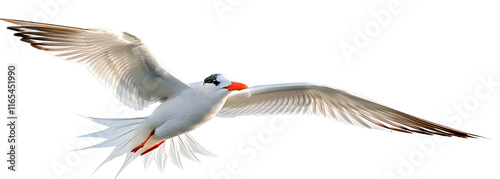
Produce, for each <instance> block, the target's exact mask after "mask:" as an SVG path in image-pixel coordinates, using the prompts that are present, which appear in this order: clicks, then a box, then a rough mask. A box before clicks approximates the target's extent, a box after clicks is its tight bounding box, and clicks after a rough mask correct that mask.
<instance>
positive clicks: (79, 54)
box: [0, 19, 479, 171]
mask: <svg viewBox="0 0 500 179" xmlns="http://www.w3.org/2000/svg"><path fill="white" fill-rule="evenodd" d="M0 20H4V21H7V22H11V23H14V24H17V25H19V26H12V27H8V28H9V29H11V30H14V31H17V33H15V34H14V35H15V36H19V37H22V38H21V40H22V41H24V42H27V43H30V44H31V45H32V46H33V47H35V48H37V49H41V50H45V51H47V52H50V53H52V54H54V55H56V56H58V57H61V58H63V59H65V60H69V61H75V62H78V63H81V64H84V65H86V66H87V67H88V68H89V70H90V71H91V72H92V73H94V75H95V76H96V77H97V78H98V79H99V80H101V81H102V82H103V83H104V84H105V85H106V86H107V87H108V88H110V89H111V91H112V92H113V93H114V94H115V96H116V97H117V98H118V99H119V100H120V101H121V102H122V103H124V104H125V105H127V106H129V107H131V108H134V109H136V110H141V109H144V108H146V107H148V105H149V104H152V103H156V102H160V103H161V104H160V105H159V106H158V107H157V108H156V109H155V110H154V111H153V112H152V113H151V115H149V116H147V117H139V118H127V119H105V118H92V117H91V118H90V119H91V120H93V121H94V122H97V123H99V124H102V125H106V126H108V127H109V128H107V129H105V130H103V131H99V132H95V133H91V134H87V135H84V136H83V137H99V138H104V139H106V140H105V141H104V142H102V143H100V144H97V145H94V146H91V147H88V148H99V147H114V150H113V151H112V152H111V154H110V155H109V157H108V158H107V159H106V160H105V161H104V162H103V164H104V163H106V162H108V161H110V160H112V159H113V158H115V157H117V156H120V155H123V154H127V157H126V160H125V162H124V164H123V165H122V168H121V170H123V168H124V167H125V166H126V165H127V164H128V163H130V162H131V161H133V159H135V158H137V157H139V156H143V155H145V156H144V157H145V160H144V161H145V165H146V166H147V165H149V163H150V162H151V161H152V159H153V158H154V159H155V161H156V163H157V165H158V167H160V168H161V169H163V168H164V166H165V162H166V160H167V157H168V158H170V160H171V161H172V162H173V163H174V164H176V165H178V166H181V163H180V156H184V157H187V158H191V159H195V160H197V157H196V155H195V153H198V154H204V155H212V154H211V153H210V152H208V151H207V150H206V149H204V148H203V147H201V146H200V145H199V144H198V143H197V142H196V141H195V140H194V139H193V138H192V137H191V136H189V134H188V132H190V131H192V130H194V129H196V128H197V127H199V126H201V125H202V124H203V123H205V122H207V121H208V120H210V119H212V118H214V117H215V116H218V117H237V116H248V115H250V116H262V115H318V116H323V117H326V118H331V119H335V120H337V121H343V122H346V123H348V124H353V125H358V126H362V127H366V128H376V129H384V130H391V131H400V132H405V133H413V132H415V133H422V134H427V135H441V136H457V137H463V138H475V137H479V136H477V135H474V134H471V133H467V132H463V131H459V130H456V129H452V128H450V127H446V126H443V125H439V124H436V123H433V122H430V121H427V120H424V119H421V118H418V117H415V116H412V115H409V114H406V113H403V112H400V111H398V110H395V109H392V108H389V107H387V106H384V105H381V104H378V103H376V102H373V101H371V100H368V99H366V98H363V97H360V96H357V95H354V94H351V93H349V92H346V91H343V90H339V89H335V88H331V87H327V86H322V85H315V84H309V83H287V84H272V85H262V86H255V87H250V88H248V87H247V86H246V85H244V84H242V83H237V82H232V81H230V80H229V79H227V78H226V77H225V76H223V75H220V74H213V75H210V76H209V77H207V78H205V79H204V80H203V81H202V82H198V83H192V84H185V83H183V82H182V81H180V80H178V79H177V78H175V77H174V76H172V75H171V74H170V73H168V72H167V71H166V70H164V69H163V68H161V66H160V65H159V64H158V63H157V62H156V60H155V59H154V57H153V56H152V54H151V53H150V52H149V50H148V49H147V48H146V46H145V45H144V44H143V43H142V42H141V41H140V40H139V39H138V38H137V37H135V36H133V35H130V34H128V33H126V32H116V31H107V30H94V29H82V28H76V27H67V26H59V25H52V24H44V23H36V22H28V21H19V20H11V19H0ZM101 165H102V164H101ZM121 170H120V171H121Z"/></svg>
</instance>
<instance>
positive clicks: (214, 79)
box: [203, 74, 220, 86]
mask: <svg viewBox="0 0 500 179" xmlns="http://www.w3.org/2000/svg"><path fill="white" fill-rule="evenodd" d="M219 75H220V74H212V75H210V76H208V77H207V78H205V80H203V84H205V83H213V84H214V85H215V86H218V85H219V83H220V82H219V81H217V76H219Z"/></svg>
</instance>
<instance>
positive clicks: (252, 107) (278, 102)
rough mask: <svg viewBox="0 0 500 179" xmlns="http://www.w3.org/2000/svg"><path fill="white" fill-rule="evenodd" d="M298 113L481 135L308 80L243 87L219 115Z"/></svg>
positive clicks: (389, 126)
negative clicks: (244, 88) (309, 82)
mask: <svg viewBox="0 0 500 179" xmlns="http://www.w3.org/2000/svg"><path fill="white" fill-rule="evenodd" d="M295 114H312V115H319V116H324V117H327V118H332V119H336V120H337V121H343V122H346V123H349V124H354V125H358V126H363V127H367V128H382V129H388V130H395V131H400V132H406V133H412V132H416V133H422V134H428V135H433V134H436V135H442V136H457V137H464V138H468V137H471V138H475V137H479V136H477V135H474V134H470V133H466V132H463V131H459V130H456V129H452V128H449V127H446V126H443V125H440V124H436V123H433V122H430V121H427V120H424V119H421V118H418V117H415V116H412V115H409V114H406V113H403V112H400V111H398V110H395V109H392V108H389V107H387V106H384V105H381V104H378V103H375V102H373V101H371V100H367V99H365V98H361V97H358V96H355V95H352V94H350V93H348V92H345V91H342V90H338V89H334V88H330V87H325V86H318V85H313V84H306V83H295V84H278V85H264V86H257V87H252V88H248V89H246V90H242V91H241V92H238V93H235V94H234V95H232V96H230V97H229V98H228V100H227V102H226V103H225V105H224V107H223V108H222V110H221V111H220V112H219V113H218V114H217V116H219V117H234V116H245V115H257V116H261V115H295Z"/></svg>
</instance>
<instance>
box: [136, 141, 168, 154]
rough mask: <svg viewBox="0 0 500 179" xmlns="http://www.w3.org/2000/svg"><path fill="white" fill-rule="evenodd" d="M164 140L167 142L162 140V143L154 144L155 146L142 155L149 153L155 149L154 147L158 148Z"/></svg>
mask: <svg viewBox="0 0 500 179" xmlns="http://www.w3.org/2000/svg"><path fill="white" fill-rule="evenodd" d="M163 142H165V141H161V142H160V143H158V144H156V145H155V146H153V147H151V148H149V149H148V150H146V151H144V152H142V154H141V155H144V154H147V153H149V152H151V151H153V150H154V149H156V148H158V147H159V146H160V145H161V144H163Z"/></svg>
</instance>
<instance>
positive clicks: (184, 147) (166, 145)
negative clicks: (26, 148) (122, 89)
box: [78, 117, 215, 176]
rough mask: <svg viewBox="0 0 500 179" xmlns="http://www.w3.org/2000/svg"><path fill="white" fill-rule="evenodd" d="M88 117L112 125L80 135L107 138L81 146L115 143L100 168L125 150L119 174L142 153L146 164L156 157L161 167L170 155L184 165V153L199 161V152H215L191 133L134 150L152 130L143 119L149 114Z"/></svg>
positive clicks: (102, 145)
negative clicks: (122, 116)
mask: <svg viewBox="0 0 500 179" xmlns="http://www.w3.org/2000/svg"><path fill="white" fill-rule="evenodd" d="M88 118H89V119H90V120H92V121H93V122H95V123H98V124H102V125H105V126H107V127H109V128H107V129H104V130H101V131H97V132H94V133H90V134H87V135H83V136H80V137H95V138H103V139H106V140H105V141H103V142H101V143H99V144H96V145H93V146H90V147H86V148H82V149H78V150H84V149H89V148H102V147H115V148H114V150H113V151H112V152H111V154H109V156H108V158H106V160H104V162H102V163H101V164H100V165H99V166H98V167H97V168H96V171H97V170H98V169H99V168H100V167H101V166H102V165H103V164H105V163H106V162H108V161H111V160H112V159H114V158H115V157H118V156H121V155H123V154H127V156H126V158H125V161H124V162H123V165H122V167H121V168H120V171H119V172H118V173H117V175H116V176H118V175H119V174H120V173H121V171H122V170H123V169H124V168H125V167H126V166H127V165H128V164H129V163H130V162H132V161H133V160H134V159H135V158H137V157H139V156H143V161H144V168H148V167H149V165H150V164H151V162H152V160H153V159H154V160H155V161H156V165H157V166H158V168H159V169H160V170H161V171H163V170H164V169H165V164H166V162H167V159H170V161H171V162H172V163H173V164H175V165H176V166H178V167H180V168H182V163H181V159H180V158H181V156H184V157H185V158H188V159H191V160H193V161H198V162H199V159H198V157H196V155H195V154H196V153H197V154H201V155H205V156H215V155H214V154H212V153H211V152H209V151H208V150H207V149H205V148H203V147H202V146H201V145H200V144H199V143H198V142H196V140H194V138H193V137H191V136H190V135H189V134H188V133H184V134H182V135H179V136H176V137H172V138H170V139H167V140H165V142H163V143H162V144H161V145H160V146H159V147H158V148H156V149H154V150H152V151H148V152H146V153H144V154H143V152H132V150H133V149H134V147H137V146H138V145H140V143H141V141H145V139H146V137H147V136H148V134H150V133H151V131H147V129H144V128H142V127H141V122H142V121H143V120H144V119H145V118H118V119H111V118H94V117H88ZM145 149H147V148H145ZM142 151H144V150H142ZM94 173H95V171H94Z"/></svg>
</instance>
